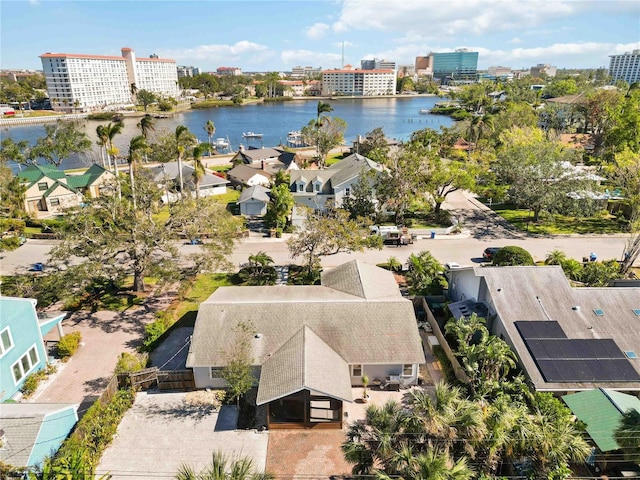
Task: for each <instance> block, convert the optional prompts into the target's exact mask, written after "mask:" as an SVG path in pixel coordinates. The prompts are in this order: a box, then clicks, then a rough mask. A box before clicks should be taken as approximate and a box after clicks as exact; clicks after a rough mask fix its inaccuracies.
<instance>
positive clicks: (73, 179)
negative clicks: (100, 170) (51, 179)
mask: <svg viewBox="0 0 640 480" xmlns="http://www.w3.org/2000/svg"><path fill="white" fill-rule="evenodd" d="M92 180H93V176H92V175H90V174H86V173H83V174H82V175H69V176H68V177H67V185H69V186H70V187H71V188H85V187H86V186H88V185H89V182H91V181H92Z"/></svg>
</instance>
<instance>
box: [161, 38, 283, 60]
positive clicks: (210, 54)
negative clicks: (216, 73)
mask: <svg viewBox="0 0 640 480" xmlns="http://www.w3.org/2000/svg"><path fill="white" fill-rule="evenodd" d="M158 54H159V55H161V56H163V57H166V58H174V59H175V60H176V61H178V63H198V62H206V63H210V64H214V65H216V66H222V65H223V64H224V65H227V66H228V65H231V64H232V63H235V64H237V66H239V63H240V62H242V64H243V65H244V64H246V63H250V61H256V60H258V59H259V60H260V61H262V60H264V59H265V58H268V57H272V56H273V54H272V53H271V52H269V48H268V47H267V46H266V45H260V44H258V43H253V42H249V41H247V40H242V41H240V42H236V43H235V44H233V45H224V44H212V45H198V46H196V47H192V48H184V49H169V50H160V51H158Z"/></svg>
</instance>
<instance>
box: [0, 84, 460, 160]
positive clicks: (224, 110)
mask: <svg viewBox="0 0 640 480" xmlns="http://www.w3.org/2000/svg"><path fill="white" fill-rule="evenodd" d="M437 101H440V99H439V98H438V97H434V96H422V95H416V96H411V97H398V98H366V99H346V98H345V99H336V100H327V101H326V102H327V103H329V104H330V105H331V106H332V107H333V111H332V112H330V113H328V114H327V115H329V116H332V117H340V118H342V119H343V120H344V121H345V122H346V123H347V130H346V133H345V141H346V143H347V144H351V142H352V141H354V140H355V139H356V137H357V136H358V135H365V134H366V133H367V132H370V131H372V130H373V129H374V128H377V127H381V128H382V129H383V131H384V133H385V135H386V136H387V137H389V138H395V139H397V140H408V139H409V137H410V136H411V134H412V133H413V132H414V131H416V130H421V129H423V128H427V127H429V128H433V129H435V130H438V129H439V128H440V126H451V125H452V124H453V120H451V119H450V118H449V117H447V116H444V115H431V114H426V115H424V114H420V110H425V109H427V110H428V109H431V108H432V107H433V105H434V104H435V103H436V102H437ZM317 104H318V101H317V100H294V101H290V102H274V103H259V104H251V105H245V106H240V107H220V108H208V109H202V110H189V111H187V112H184V113H180V114H177V115H173V116H170V117H169V118H166V119H156V121H155V122H156V123H155V132H156V134H157V133H158V132H161V131H163V130H166V131H171V132H173V131H174V130H175V128H176V126H178V125H185V126H187V127H188V128H189V130H190V131H191V132H192V133H193V134H195V135H196V136H197V137H198V138H199V139H200V140H202V141H205V142H206V141H207V140H208V138H207V133H206V131H205V129H204V126H205V124H206V123H207V120H212V121H213V123H214V124H215V127H216V132H215V134H214V137H215V138H220V137H222V138H226V139H228V140H229V141H230V143H231V149H232V150H234V151H235V150H237V149H238V146H239V145H240V144H243V145H245V146H251V147H262V146H264V147H273V146H277V145H281V144H282V145H284V144H286V141H287V133H288V132H290V131H297V130H300V129H302V127H304V126H305V125H307V124H308V123H309V121H310V120H315V118H316V115H317ZM139 121H140V119H139V118H125V120H124V129H123V132H122V134H120V135H118V136H116V137H115V139H114V143H115V144H116V146H117V147H118V148H119V149H120V152H121V154H122V155H124V154H126V152H127V148H128V144H129V140H130V139H131V138H132V137H133V136H135V135H140V130H139V129H138V128H137V127H136V124H137V123H138V122H139ZM105 123H107V122H105V121H93V120H90V121H87V122H86V127H85V128H86V131H87V134H88V135H89V137H90V138H91V140H92V142H93V144H94V148H93V151H92V152H89V153H87V154H84V155H76V156H73V157H72V158H69V159H66V160H65V161H64V162H63V164H62V167H63V168H75V167H80V166H84V165H88V164H90V163H92V162H99V161H100V155H99V150H98V146H97V144H96V141H97V137H96V127H97V126H98V125H100V124H105ZM249 131H252V132H256V133H262V134H263V137H262V140H259V139H253V140H249V139H245V138H243V136H242V134H243V132H249ZM42 136H44V125H27V126H16V127H9V128H3V129H2V131H1V132H0V139H4V138H7V137H11V138H13V139H14V140H15V141H19V140H28V141H29V142H30V143H35V141H36V139H37V138H38V137H42Z"/></svg>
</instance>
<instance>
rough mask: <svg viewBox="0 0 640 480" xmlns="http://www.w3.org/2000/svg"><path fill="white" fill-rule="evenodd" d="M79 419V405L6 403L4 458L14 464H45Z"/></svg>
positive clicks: (1, 424)
mask: <svg viewBox="0 0 640 480" xmlns="http://www.w3.org/2000/svg"><path fill="white" fill-rule="evenodd" d="M77 421H78V406H77V405H72V404H62V403H5V404H3V405H2V407H1V408H0V431H1V438H0V442H1V444H2V446H1V447H0V461H2V462H4V463H7V464H9V465H12V466H14V467H34V466H36V465H41V464H42V462H43V461H44V459H45V457H50V456H52V455H53V454H55V453H56V452H57V451H58V449H59V448H60V445H62V442H63V441H64V440H65V438H67V436H69V432H71V429H72V428H73V426H74V425H75V424H76V422H77Z"/></svg>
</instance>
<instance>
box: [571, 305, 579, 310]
mask: <svg viewBox="0 0 640 480" xmlns="http://www.w3.org/2000/svg"><path fill="white" fill-rule="evenodd" d="M571 310H576V311H577V310H580V305H574V306H573V307H571Z"/></svg>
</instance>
